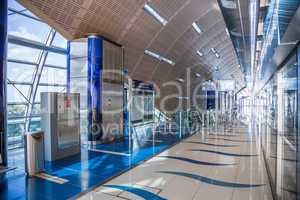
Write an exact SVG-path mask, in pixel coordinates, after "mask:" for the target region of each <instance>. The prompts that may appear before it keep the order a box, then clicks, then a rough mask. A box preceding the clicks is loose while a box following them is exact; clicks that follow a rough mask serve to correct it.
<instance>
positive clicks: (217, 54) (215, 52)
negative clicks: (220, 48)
mask: <svg viewBox="0 0 300 200" xmlns="http://www.w3.org/2000/svg"><path fill="white" fill-rule="evenodd" d="M210 50H211V51H212V52H213V53H214V54H215V56H216V57H217V58H220V54H219V53H218V52H217V50H216V49H215V48H211V49H210Z"/></svg>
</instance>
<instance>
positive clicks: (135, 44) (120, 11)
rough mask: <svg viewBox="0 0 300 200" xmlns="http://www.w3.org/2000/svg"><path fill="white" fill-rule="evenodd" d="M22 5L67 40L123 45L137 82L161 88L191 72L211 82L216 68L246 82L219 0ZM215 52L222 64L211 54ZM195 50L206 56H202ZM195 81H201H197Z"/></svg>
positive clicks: (49, 0)
mask: <svg viewBox="0 0 300 200" xmlns="http://www.w3.org/2000/svg"><path fill="white" fill-rule="evenodd" d="M18 1H19V2H20V3H21V4H23V5H24V6H25V7H26V8H28V9H29V10H30V11H32V12H33V13H34V14H36V15H37V16H38V17H40V18H41V19H42V20H44V21H45V22H47V23H48V24H50V25H51V26H52V27H54V28H56V30H58V31H59V32H60V33H61V34H63V35H64V36H65V37H67V38H68V39H75V38H81V37H85V36H86V35H87V34H88V33H97V34H99V35H102V36H104V37H106V38H108V39H110V40H113V41H116V42H117V43H119V44H121V45H123V46H124V48H125V58H124V60H125V67H126V68H127V69H128V70H129V73H130V74H131V75H133V76H134V77H133V78H134V79H142V80H149V81H155V82H157V83H158V84H161V83H163V82H164V81H170V80H176V79H177V78H179V77H178V76H185V74H186V68H189V67H190V68H191V69H192V70H195V71H197V72H198V73H201V75H203V78H204V79H209V78H210V77H211V76H212V75H213V74H215V73H218V72H215V67H216V66H219V67H220V72H219V73H221V74H224V76H226V77H228V76H231V75H232V74H234V77H236V79H237V81H243V74H242V72H241V70H240V67H239V63H238V60H237V57H236V54H235V51H234V48H233V45H232V42H231V39H230V37H229V36H228V35H227V33H226V31H225V30H226V25H225V22H224V19H223V16H222V13H221V11H220V9H219V7H218V6H217V0H148V1H147V0H18ZM146 2H148V3H149V4H150V5H151V6H152V7H153V8H155V10H156V11H158V12H159V13H160V14H161V15H162V16H163V17H164V18H166V20H168V23H167V24H166V26H162V25H161V24H160V23H159V22H158V21H157V20H155V19H154V18H153V17H152V16H151V15H150V14H149V13H147V12H145V11H144V10H143V6H144V4H145V3H146ZM193 22H197V24H198V25H199V26H200V28H201V29H202V30H203V33H201V34H198V33H197V32H196V31H195V30H194V29H193V27H192V23H193ZM212 47H214V48H215V49H216V50H217V51H218V53H219V54H220V56H221V58H220V59H216V57H215V55H214V54H213V53H212V52H211V50H210V49H211V48H212ZM145 49H149V50H152V51H154V52H157V53H159V54H161V55H162V56H165V57H167V58H169V59H172V60H174V61H175V62H176V65H175V66H171V65H168V64H166V63H163V62H159V61H157V60H155V59H153V58H151V57H149V56H147V55H144V50H145ZM197 50H201V52H202V53H204V56H203V57H200V56H198V55H197V53H196V52H197ZM192 78H193V79H196V80H195V81H196V82H200V80H199V78H198V77H195V76H193V77H192ZM193 81H194V80H192V82H193ZM241 85H243V83H241ZM167 92H169V91H167Z"/></svg>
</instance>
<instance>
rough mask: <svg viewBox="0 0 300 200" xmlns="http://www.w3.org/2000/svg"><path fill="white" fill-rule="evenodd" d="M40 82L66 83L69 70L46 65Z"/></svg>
mask: <svg viewBox="0 0 300 200" xmlns="http://www.w3.org/2000/svg"><path fill="white" fill-rule="evenodd" d="M40 82H41V83H48V84H66V83H67V70H65V69H56V68H50V67H44V69H43V73H42V76H41V80H40Z"/></svg>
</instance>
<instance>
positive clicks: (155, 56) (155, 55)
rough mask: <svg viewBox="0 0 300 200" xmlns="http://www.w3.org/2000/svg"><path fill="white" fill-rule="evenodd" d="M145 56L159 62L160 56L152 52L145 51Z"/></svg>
mask: <svg viewBox="0 0 300 200" xmlns="http://www.w3.org/2000/svg"><path fill="white" fill-rule="evenodd" d="M145 54H146V55H148V56H151V57H153V58H156V59H158V60H160V55H158V54H157V53H154V52H152V51H149V50H145Z"/></svg>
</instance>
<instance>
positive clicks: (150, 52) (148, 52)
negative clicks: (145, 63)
mask: <svg viewBox="0 0 300 200" xmlns="http://www.w3.org/2000/svg"><path fill="white" fill-rule="evenodd" d="M144 53H145V54H146V55H148V56H151V57H153V58H156V59H157V60H159V61H163V62H165V63H168V64H170V65H173V66H174V65H175V62H174V61H173V60H170V59H168V58H165V57H163V56H161V55H159V54H157V53H154V52H152V51H149V50H147V49H146V50H145V51H144Z"/></svg>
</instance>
